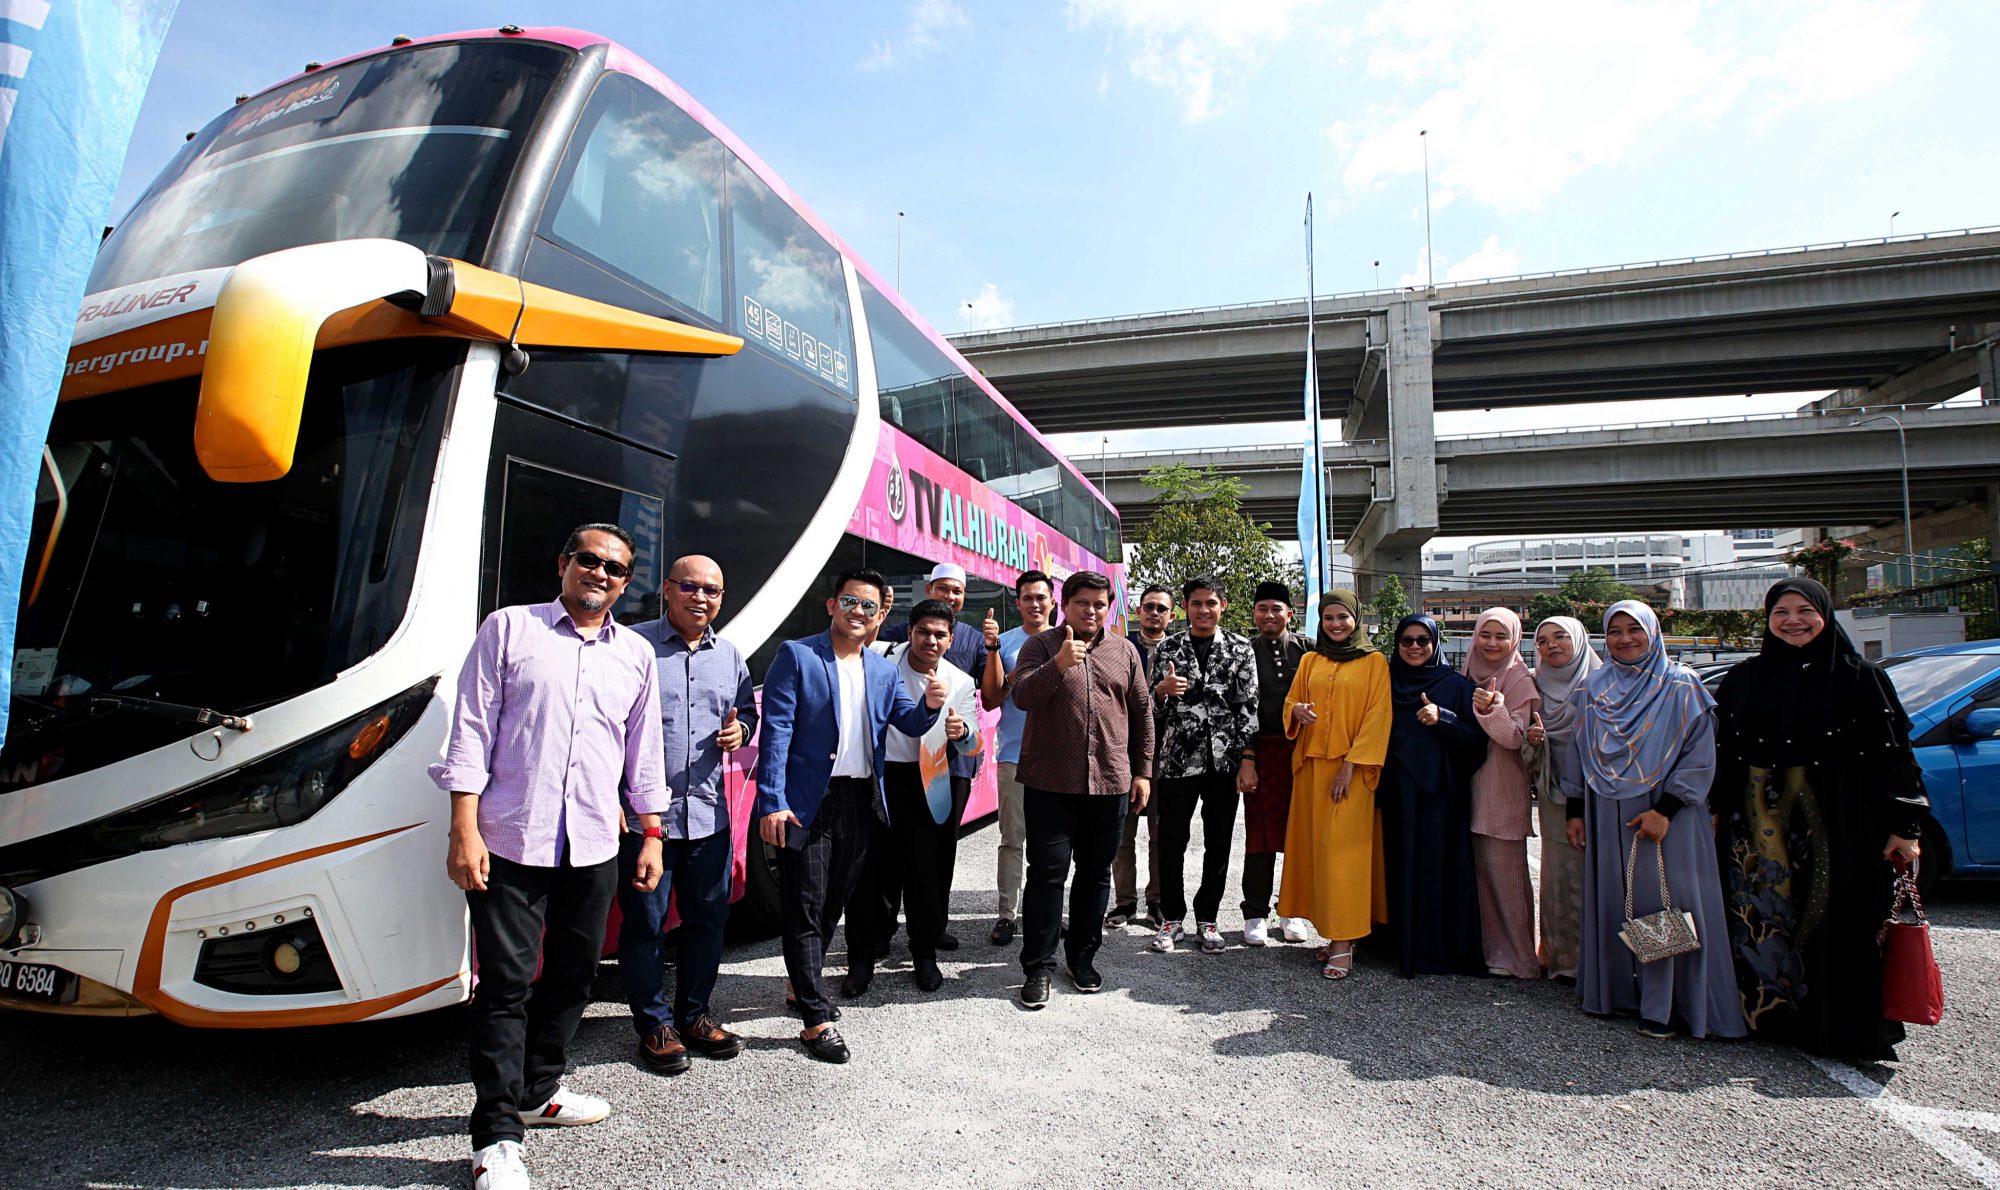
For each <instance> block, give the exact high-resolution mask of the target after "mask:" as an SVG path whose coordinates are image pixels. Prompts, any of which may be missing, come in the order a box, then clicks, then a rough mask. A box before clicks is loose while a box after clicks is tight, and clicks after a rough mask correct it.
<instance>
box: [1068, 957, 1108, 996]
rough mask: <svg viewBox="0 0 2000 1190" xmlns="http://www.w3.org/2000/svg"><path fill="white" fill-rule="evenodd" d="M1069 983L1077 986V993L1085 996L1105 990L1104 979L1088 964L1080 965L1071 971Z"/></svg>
mask: <svg viewBox="0 0 2000 1190" xmlns="http://www.w3.org/2000/svg"><path fill="white" fill-rule="evenodd" d="M1069 981H1070V982H1071V983H1073V984H1075V985H1076V990H1077V991H1079V992H1083V993H1085V994H1089V993H1091V992H1101V991H1103V990H1104V977H1103V976H1102V975H1099V974H1098V973H1097V968H1096V967H1093V966H1091V965H1090V964H1089V963H1087V962H1086V963H1078V964H1076V965H1075V966H1073V967H1071V968H1070V969H1069Z"/></svg>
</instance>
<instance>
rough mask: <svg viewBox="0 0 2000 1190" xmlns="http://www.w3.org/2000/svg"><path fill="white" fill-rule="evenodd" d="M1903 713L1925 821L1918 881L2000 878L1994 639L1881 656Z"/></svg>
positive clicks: (1999, 731)
mask: <svg viewBox="0 0 2000 1190" xmlns="http://www.w3.org/2000/svg"><path fill="white" fill-rule="evenodd" d="M1882 668H1883V670H1885V671H1886V672H1887V673H1888V675H1889V679H1890V680H1891V681H1892V682H1894V683H1895V684H1896V694H1897V697H1899V698H1901V699H1902V701H1903V709H1904V710H1905V711H1908V712H1909V715H1910V720H1911V723H1912V727H1911V729H1910V742H1911V743H1912V744H1914V745H1915V746H1916V752H1917V763H1918V764H1919V765H1921V766H1922V767H1923V771H1924V789H1925V791H1926V792H1927V793H1929V794H1930V799H1931V821H1930V822H1928V823H1926V824H1925V826H1924V837H1923V847H1924V858H1923V864H1922V869H1921V882H1922V883H1923V884H1924V885H1925V886H1926V887H1931V886H1934V885H1935V884H1936V882H1937V881H1939V880H1942V879H1944V878H1945V877H1947V876H1986V877H1992V876H2000V640H1979V641H1969V642H1967V643H1965V644H1962V645H1938V646H1936V647H1934V648H1929V649H1918V650H1916V651H1915V652H1910V653H1902V654H1898V655H1897V656H1894V657H1889V658H1885V659H1884V660H1883V661H1882Z"/></svg>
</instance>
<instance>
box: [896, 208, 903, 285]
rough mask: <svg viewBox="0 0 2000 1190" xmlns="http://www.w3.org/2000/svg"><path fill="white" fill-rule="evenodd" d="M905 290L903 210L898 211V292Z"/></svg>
mask: <svg viewBox="0 0 2000 1190" xmlns="http://www.w3.org/2000/svg"><path fill="white" fill-rule="evenodd" d="M902 292H903V212H901V211H897V212H896V293H897V294H898V295H900V294H901V293H902Z"/></svg>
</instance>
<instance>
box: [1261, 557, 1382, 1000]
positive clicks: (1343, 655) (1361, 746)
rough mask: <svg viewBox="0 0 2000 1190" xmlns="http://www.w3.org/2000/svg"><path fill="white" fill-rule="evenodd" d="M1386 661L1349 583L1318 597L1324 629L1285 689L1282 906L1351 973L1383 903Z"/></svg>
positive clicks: (1324, 960)
mask: <svg viewBox="0 0 2000 1190" xmlns="http://www.w3.org/2000/svg"><path fill="white" fill-rule="evenodd" d="M1389 717H1390V706H1389V661H1388V659H1387V658H1386V657H1384V656H1383V655H1382V654H1381V653H1380V652H1379V651H1377V650H1376V648H1375V646H1374V645H1372V644H1369V643H1368V638H1367V637H1366V636H1365V635H1364V634H1363V633H1362V631H1361V604H1360V601H1359V600H1357V599H1356V598H1355V596H1354V592H1352V591H1329V592H1327V593H1326V594H1325V595H1324V596H1322V597H1321V598H1320V601H1319V635H1318V637H1317V638H1316V639H1315V642H1314V646H1313V651H1312V652H1311V653H1308V654H1306V659H1305V662H1304V663H1303V664H1302V665H1300V666H1299V671H1298V673H1297V674H1295V675H1293V677H1292V688H1291V690H1290V691H1289V692H1287V693H1286V695H1285V734H1286V735H1287V736H1289V737H1291V739H1292V740H1294V741H1295V742H1294V743H1293V745H1292V814H1291V818H1290V820H1289V821H1288V822H1287V823H1286V826H1285V879H1284V885H1283V887H1282V889H1281V890H1280V892H1279V894H1278V913H1279V914H1280V915H1281V916H1284V917H1303V918H1305V919H1307V920H1308V921H1310V922H1312V923H1313V928H1315V929H1317V930H1318V931H1319V932H1320V936H1321V937H1324V938H1327V939H1329V941H1328V942H1327V944H1326V945H1325V946H1324V947H1322V948H1321V949H1320V952H1319V959H1320V974H1321V975H1322V976H1325V977H1326V978H1327V979H1345V978H1347V974H1348V972H1349V971H1350V970H1351V969H1352V968H1353V965H1354V945H1355V943H1356V942H1358V941H1359V940H1360V939H1362V938H1365V937H1367V936H1368V931H1369V928H1370V925H1371V923H1372V920H1374V919H1378V918H1379V917H1380V916H1381V915H1379V914H1377V913H1375V912H1373V910H1374V909H1375V908H1376V906H1377V905H1379V904H1382V903H1384V902H1386V897H1385V896H1384V895H1383V881H1382V871H1381V869H1382V860H1381V857H1382V828H1381V826H1380V823H1379V820H1378V819H1377V817H1376V815H1375V785H1376V783H1377V782H1378V781H1379V780H1381V777H1382V762H1383V760H1384V759H1386V758H1387V756H1388V751H1389Z"/></svg>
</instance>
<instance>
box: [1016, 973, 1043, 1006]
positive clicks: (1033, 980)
mask: <svg viewBox="0 0 2000 1190" xmlns="http://www.w3.org/2000/svg"><path fill="white" fill-rule="evenodd" d="M1048 1002H1049V977H1048V976H1046V975H1030V976H1029V977H1028V982H1026V983H1024V984H1022V985H1021V1005H1022V1007H1024V1008H1044V1007H1047V1005H1048Z"/></svg>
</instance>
